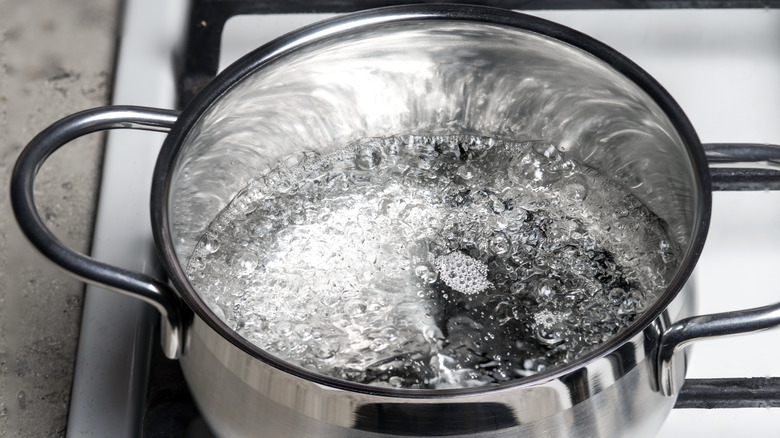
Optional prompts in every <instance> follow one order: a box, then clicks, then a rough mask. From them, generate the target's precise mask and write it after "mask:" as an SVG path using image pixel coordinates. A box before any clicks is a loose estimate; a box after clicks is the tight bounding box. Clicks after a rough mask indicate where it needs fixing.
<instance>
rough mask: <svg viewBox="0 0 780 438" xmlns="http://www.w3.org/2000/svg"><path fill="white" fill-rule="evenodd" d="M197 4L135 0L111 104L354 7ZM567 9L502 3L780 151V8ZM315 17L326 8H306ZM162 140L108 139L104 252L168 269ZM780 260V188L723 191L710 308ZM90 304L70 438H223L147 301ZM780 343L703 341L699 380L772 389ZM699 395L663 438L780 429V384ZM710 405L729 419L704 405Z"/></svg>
mask: <svg viewBox="0 0 780 438" xmlns="http://www.w3.org/2000/svg"><path fill="white" fill-rule="evenodd" d="M193 2H194V3H193V4H189V3H188V2H187V1H186V0H171V1H168V2H165V3H164V4H162V5H161V4H160V3H158V2H155V1H152V0H128V1H127V2H126V5H125V8H126V10H125V16H124V26H123V34H122V44H121V48H120V52H119V62H118V70H117V74H116V83H115V91H114V101H113V103H114V104H134V105H144V106H154V107H161V108H176V107H177V105H179V104H180V103H181V102H183V101H186V100H188V99H189V98H190V97H191V96H192V95H193V93H195V92H196V91H197V89H198V88H199V87H200V86H202V85H203V84H204V83H205V82H206V81H208V80H209V79H210V77H211V76H212V75H213V73H215V72H216V71H218V70H221V69H222V68H224V67H225V66H227V65H229V64H230V63H232V62H233V61H235V60H236V59H238V58H239V57H241V56H242V55H243V54H245V53H247V52H249V51H250V50H252V49H254V48H256V47H259V46H260V45H262V44H264V43H265V42H267V41H270V40H271V39H273V38H275V37H277V36H280V35H282V34H284V33H286V32H288V31H290V30H293V29H295V28H298V27H300V26H303V25H306V24H309V23H311V22H314V21H318V20H321V19H324V18H327V17H329V16H331V15H332V14H333V13H342V12H346V11H349V10H354V9H356V8H357V5H353V4H351V3H350V2H322V3H319V2H316V1H314V2H282V3H283V4H280V5H276V7H275V6H274V5H273V3H263V4H252V3H251V2H244V1H215V0H193ZM304 3H305V4H304ZM559 3H560V2H552V3H548V2H514V3H513V2H510V1H501V2H492V3H491V4H494V5H497V6H501V7H505V8H512V7H515V5H516V4H522V7H523V8H525V10H524V12H527V13H530V14H532V15H537V16H540V17H542V18H546V19H549V20H552V21H555V22H558V23H561V24H564V25H566V26H569V27H572V28H574V29H576V30H579V31H581V32H584V33H586V34H588V35H590V36H592V37H594V38H596V39H598V40H600V41H602V42H604V43H606V44H608V45H610V46H612V47H614V48H615V49H617V50H618V51H619V52H621V53H623V54H624V55H626V56H628V57H629V58H630V59H632V60H633V61H634V62H636V63H637V64H639V65H640V66H641V67H642V68H644V69H645V70H646V71H647V72H648V73H649V74H650V75H652V76H654V77H655V78H656V79H657V80H658V81H659V82H660V83H661V84H662V85H663V86H664V87H665V88H666V89H667V90H668V91H669V93H670V94H671V95H672V96H673V97H674V98H675V99H676V100H677V102H678V103H679V104H680V106H681V107H682V109H683V110H684V111H685V112H686V114H687V115H688V116H689V118H690V120H691V122H692V124H693V126H694V127H695V128H696V130H697V132H698V134H699V136H700V138H701V139H702V141H703V142H705V143H716V142H741V143H772V144H780V124H778V123H777V120H780V80H778V78H780V10H777V9H765V8H760V7H756V6H777V5H775V4H770V3H771V2H770V3H767V2H745V3H744V6H746V7H749V8H748V9H718V8H715V9H681V7H683V6H686V5H687V6H696V4H695V3H696V2H675V4H674V5H671V4H669V3H668V2H657V3H654V2H646V4H645V3H643V6H645V7H647V8H643V9H620V10H616V9H602V8H610V7H613V6H615V5H614V4H613V3H614V2H583V4H582V5H578V6H579V7H587V8H588V10H539V8H540V7H554V8H561V7H563V6H565V5H562V4H559ZM564 3H565V2H564ZM707 3H708V4H707V5H705V6H722V5H723V4H725V2H723V3H721V2H707ZM373 6H380V5H379V4H376V5H373ZM653 6H658V7H669V6H674V7H675V9H651V8H650V7H653ZM527 8H532V9H533V10H527ZM311 10H318V11H321V12H320V13H304V12H307V11H311ZM234 14H235V15H236V16H234V17H232V18H229V19H226V18H227V17H230V16H232V15H234ZM212 17H213V18H212ZM223 24H224V29H223ZM220 31H221V32H220ZM215 34H216V35H217V36H218V38H216V39H215V38H214V35H215ZM187 36H189V44H187V45H186V46H187V49H186V50H185V49H184V48H185V45H184V44H183V43H184V42H185V41H186V38H187ZM176 60H180V61H181V63H180V64H178V67H181V68H177V62H176ZM161 143H162V137H161V135H160V134H153V133H146V132H125V131H122V132H112V133H110V134H109V137H108V145H107V151H106V158H105V160H106V161H105V164H104V178H103V184H102V188H101V196H100V201H99V212H98V218H97V224H96V230H95V237H94V248H93V256H95V257H96V258H98V259H101V260H105V261H108V262H110V263H113V264H116V265H120V266H123V267H126V268H128V269H133V270H142V271H145V272H151V273H158V274H159V272H156V271H157V269H158V268H157V267H156V263H155V255H154V248H153V242H152V237H151V230H150V225H149V220H148V217H149V213H148V204H149V186H150V182H151V172H152V169H153V166H154V161H155V159H156V155H157V151H158V150H159V146H160V145H161ZM777 266H780V192H777V191H741V192H717V193H715V194H714V195H713V213H712V223H711V230H710V232H709V236H708V239H707V243H706V245H705V249H704V252H703V253H702V256H701V259H700V262H699V263H698V265H697V269H696V271H695V273H694V277H693V280H692V281H695V283H696V288H697V292H698V299H699V306H698V312H697V313H698V314H706V313H714V312H722V311H727V310H737V309H744V308H749V307H755V306H760V305H767V304H772V303H774V302H776V301H777V300H778V299H779V297H780V295H779V294H778V293H777V292H778V286H777V285H778V284H780V281H778V280H780V278H778V274H777V272H778V271H777V269H776V267H777ZM84 306H85V308H84V317H83V321H82V329H81V333H82V335H81V336H82V337H81V339H80V342H79V354H78V362H77V366H76V370H77V371H76V376H75V381H74V388H73V394H72V400H71V411H70V417H69V424H68V436H73V437H76V436H112V437H122V436H127V437H135V436H141V435H143V436H148V437H154V436H182V437H186V436H192V437H198V436H200V437H207V436H210V432H209V431H208V427H207V426H206V425H205V423H204V422H203V421H202V420H201V419H200V418H199V415H198V413H197V408H196V407H195V406H194V404H193V402H192V401H191V399H190V398H189V395H188V392H187V389H186V384H185V383H184V382H183V380H182V378H181V372H180V370H178V364H177V363H176V362H174V361H168V360H167V359H164V358H162V356H161V354H160V351H159V349H160V347H159V345H158V343H157V337H156V336H155V333H154V328H153V327H154V324H155V321H156V315H155V314H154V312H153V311H152V310H151V309H150V308H147V306H146V305H145V304H142V303H140V302H139V301H137V300H134V299H132V298H127V297H124V296H120V295H118V294H114V293H111V292H107V291H103V290H99V288H96V287H89V288H88V291H87V297H86V299H85V304H84ZM778 340H780V332H777V331H767V332H763V333H758V334H751V335H745V336H739V337H733V338H720V339H717V340H710V341H705V342H701V343H697V344H696V345H695V347H694V351H693V355H692V361H691V363H690V366H689V371H688V378H689V379H706V378H725V377H739V378H744V377H755V378H758V379H753V380H751V381H750V382H752V383H751V384H756V385H757V387H760V386H761V383H762V382H765V381H764V380H762V379H761V378H765V377H771V376H780V349H777V348H775V346H776V345H777V343H778ZM691 382H693V383H695V382H696V381H695V380H691ZM740 382H741V383H739V385H742V384H745V381H744V380H742V381H740ZM766 382H776V381H771V380H766ZM721 383H723V382H722V381H721ZM727 383H728V382H727ZM691 388H692V390H691ZM691 388H687V389H688V390H689V391H688V392H687V393H685V394H684V396H682V397H681V398H680V400H679V401H678V409H675V410H673V411H672V413H671V415H670V416H669V418H668V420H667V421H666V423H665V425H664V427H663V429H662V430H661V431H660V432H659V436H661V437H677V436H679V437H683V436H685V437H688V436H715V437H727V436H737V435H748V436H753V437H770V436H778V434H779V433H780V409H778V408H777V406H778V400H780V394H778V392H780V389H778V388H777V387H776V386H775V387H774V389H772V387H769V389H766V388H764V389H762V390H758V391H757V392H759V393H761V391H763V394H764V395H762V397H763V396H766V397H767V398H765V399H758V400H756V399H755V397H754V398H751V399H745V397H744V394H735V395H734V396H733V397H732V396H725V397H720V399H718V398H717V397H716V396H717V395H718V394H724V391H726V390H728V387H722V386H718V387H716V389H715V390H714V393H713V392H711V393H707V392H706V390H707V388H706V385H700V386H698V387H697V386H696V385H692V386H691ZM772 391H774V392H772ZM713 405H717V406H718V407H720V409H705V407H711V406H713ZM741 406H753V407H741ZM755 406H775V407H755ZM259 436H262V431H259Z"/></svg>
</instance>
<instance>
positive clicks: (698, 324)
mask: <svg viewBox="0 0 780 438" xmlns="http://www.w3.org/2000/svg"><path fill="white" fill-rule="evenodd" d="M703 146H704V150H705V154H706V156H707V160H708V162H709V167H710V174H711V177H712V186H713V190H739V191H747V190H780V145H772V144H745V143H742V144H719V143H718V144H705V145H703ZM777 326H780V303H777V304H773V305H769V306H764V307H757V308H754V309H748V310H739V311H734V312H725V313H717V314H712V315H702V316H694V317H690V318H686V319H683V320H681V321H678V322H676V323H675V324H673V325H672V326H671V327H669V328H668V329H667V330H666V331H665V332H664V333H663V335H662V336H661V343H660V346H659V348H658V383H659V390H660V391H661V392H662V393H663V394H664V395H667V396H671V395H673V394H677V393H678V392H679V389H680V388H678V387H677V385H678V384H679V382H680V381H681V380H682V379H681V378H680V377H681V376H678V375H676V374H675V372H676V370H677V368H676V367H675V365H674V363H673V362H674V356H675V353H677V352H678V351H680V350H682V349H683V348H684V347H685V346H686V345H688V344H689V343H691V342H693V341H697V340H700V339H706V338H712V337H719V336H727V335H736V334H742V333H751V332H756V331H760V330H766V329H770V328H773V327H777Z"/></svg>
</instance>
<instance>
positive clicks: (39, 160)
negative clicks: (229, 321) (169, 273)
mask: <svg viewBox="0 0 780 438" xmlns="http://www.w3.org/2000/svg"><path fill="white" fill-rule="evenodd" d="M178 114H179V113H178V112H177V111H170V110H162V109H153V108H144V107H133V106H113V107H102V108H94V109H90V110H86V111H82V112H79V113H76V114H73V115H71V116H68V117H65V118H63V119H61V120H59V121H57V122H55V123H54V124H52V125H51V126H50V127H48V128H46V129H45V130H44V131H42V132H41V133H40V134H38V135H37V136H36V137H35V138H33V139H32V141H30V143H29V144H28V145H27V147H26V148H25V149H24V150H23V151H22V153H21V155H20V156H19V158H18V159H17V161H16V165H15V167H14V170H13V174H12V177H11V205H12V207H13V211H14V215H15V216H16V220H17V222H18V223H19V226H20V228H21V229H22V232H23V233H24V234H25V235H26V236H27V238H28V239H29V240H30V242H31V243H32V244H33V246H35V247H36V248H37V249H38V251H40V252H41V253H42V254H43V255H44V256H45V257H46V258H48V259H49V260H51V261H53V262H54V263H56V264H57V265H59V266H60V267H61V268H63V269H65V270H66V271H68V272H69V273H71V274H72V275H74V276H75V277H77V278H79V279H80V280H82V281H85V282H87V283H90V284H94V285H97V286H100V287H104V288H106V289H110V290H113V291H116V292H120V293H123V294H126V295H130V296H133V297H136V298H139V299H141V300H143V301H146V302H147V303H149V304H151V305H152V306H154V307H155V308H156V309H157V310H158V311H159V312H160V314H161V316H162V323H163V324H162V330H161V331H162V345H163V349H164V351H165V355H166V356H167V357H169V358H171V359H175V358H177V357H178V355H179V352H180V349H181V345H182V336H183V334H182V330H183V329H182V325H181V319H180V318H181V315H180V313H179V309H180V307H179V298H178V297H177V295H176V293H175V292H174V291H173V289H172V288H171V287H170V286H168V284H166V283H165V282H162V281H160V280H157V279H156V278H154V277H151V276H149V275H146V274H141V273H136V272H131V271H128V270H125V269H122V268H118V267H115V266H111V265H108V264H106V263H103V262H100V261H97V260H95V259H93V258H91V257H88V256H86V255H84V254H81V253H78V252H76V251H74V250H72V249H70V248H68V247H67V246H66V245H65V244H63V243H62V242H61V241H60V240H59V239H57V237H55V236H54V234H53V233H52V232H51V230H49V228H48V227H47V226H46V224H45V223H44V221H43V220H42V219H41V216H40V214H39V213H38V209H37V207H36V205H35V199H34V195H33V183H34V181H35V177H36V175H37V173H38V171H39V170H40V168H41V165H43V162H44V161H46V159H47V158H49V156H51V154H53V153H54V151H56V150H57V149H59V148H60V147H62V146H63V145H65V144H66V143H68V142H70V141H72V140H75V139H76V138H79V137H81V136H83V135H85V134H90V133H93V132H98V131H103V130H108V129H118V128H134V129H142V130H147V131H162V132H167V131H170V129H171V127H172V126H173V125H174V123H175V122H176V119H177V117H178Z"/></svg>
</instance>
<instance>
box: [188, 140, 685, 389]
mask: <svg viewBox="0 0 780 438" xmlns="http://www.w3.org/2000/svg"><path fill="white" fill-rule="evenodd" d="M286 163H287V164H286V165H284V166H280V167H279V168H278V169H276V170H274V171H273V172H270V173H269V174H267V175H265V176H263V177H260V178H258V179H257V180H255V181H253V182H252V183H251V184H250V185H249V186H248V187H247V188H245V189H244V190H242V191H241V192H240V193H239V194H238V195H237V196H236V198H235V199H234V200H233V201H232V202H231V203H230V205H229V206H228V207H227V208H225V210H223V212H222V213H220V215H219V216H218V217H217V218H216V219H215V220H214V221H213V222H212V224H211V225H210V227H209V229H208V230H207V232H206V233H205V235H204V236H203V238H202V239H201V240H200V242H199V243H198V245H197V247H196V249H195V251H194V253H193V255H192V257H191V259H190V261H189V265H188V268H187V273H188V276H189V278H190V281H191V282H192V284H193V286H194V287H195V288H196V290H197V291H198V292H199V294H200V295H201V296H202V297H203V299H204V300H205V301H206V303H207V304H208V305H209V307H210V308H211V309H212V310H213V311H214V312H215V313H216V314H217V315H218V316H219V317H220V318H222V319H223V320H224V321H225V322H226V323H227V324H228V325H229V326H230V327H231V328H232V329H234V330H236V331H237V332H238V333H239V334H241V336H243V337H245V338H246V339H247V340H249V341H251V342H253V343H254V344H256V345H257V346H259V347H260V348H262V349H264V350H266V351H267V352H268V353H271V354H273V355H275V356H278V357H280V358H282V359H284V360H287V361H289V362H292V363H295V364H298V365H300V366H303V367H306V368H309V369H313V370H316V371H318V372H320V373H323V374H327V375H330V376H334V377H338V378H343V379H348V380H352V381H357V382H361V383H369V384H375V385H391V386H396V387H411V388H446V387H464V386H476V385H484V384H489V383H496V382H502V381H506V380H510V379H515V378H519V377H524V376H529V375H531V374H534V373H537V372H539V371H541V370H543V369H545V368H548V367H551V366H555V365H559V364H563V363H567V362H570V361H572V360H574V359H576V358H577V357H580V356H581V355H582V354H584V353H586V352H588V351H590V350H592V349H594V348H595V347H597V346H598V345H600V344H602V343H603V342H605V341H607V340H609V339H610V338H611V337H612V336H614V335H615V334H616V333H618V332H619V331H620V330H621V329H623V328H625V327H627V326H628V325H629V324H631V322H632V321H634V320H635V319H636V318H637V317H638V316H639V315H640V314H641V313H642V312H643V311H644V310H645V309H646V307H647V306H648V305H649V304H650V303H652V302H653V301H654V299H655V298H656V297H657V294H658V293H659V292H660V291H662V290H664V288H665V286H666V284H667V282H668V280H669V279H670V276H671V275H672V274H673V273H674V269H675V268H676V266H677V265H678V251H677V249H676V247H675V244H674V242H673V241H672V240H671V239H670V238H669V237H668V236H667V234H666V232H665V224H664V223H663V222H662V221H661V220H660V219H659V218H657V217H656V216H655V215H654V214H652V213H651V212H650V211H649V210H648V209H647V208H646V207H645V206H644V205H643V204H642V203H641V202H640V201H639V200H638V199H636V198H635V197H633V196H632V195H630V194H628V193H627V192H626V191H624V190H622V189H621V188H620V187H619V186H618V185H616V184H614V183H612V182H611V181H610V180H608V179H607V178H605V177H604V176H602V175H599V174H598V173H596V172H595V171H594V170H592V169H590V168H588V167H586V166H583V165H582V164H580V163H578V162H575V161H572V160H569V159H566V157H564V156H562V155H561V154H560V153H559V152H558V151H557V150H556V149H555V147H554V145H550V144H546V143H544V142H537V141H533V142H522V143H516V142H504V141H499V140H495V139H490V138H480V137H470V136H452V137H420V136H409V137H393V138H384V139H370V140H365V141H362V142H359V143H358V144H355V145H352V146H350V147H348V148H345V149H343V150H339V151H337V152H333V153H330V154H327V155H318V154H315V153H309V154H303V155H301V156H296V157H289V159H288V160H286Z"/></svg>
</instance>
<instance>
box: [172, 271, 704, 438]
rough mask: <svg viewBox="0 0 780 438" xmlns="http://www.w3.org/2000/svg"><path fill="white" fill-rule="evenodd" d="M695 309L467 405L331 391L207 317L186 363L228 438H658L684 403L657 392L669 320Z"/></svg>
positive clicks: (196, 324) (456, 399)
mask: <svg viewBox="0 0 780 438" xmlns="http://www.w3.org/2000/svg"><path fill="white" fill-rule="evenodd" d="M693 304H694V294H693V291H692V288H691V287H689V286H686V287H685V288H684V289H683V290H682V291H681V293H680V294H679V295H678V297H677V298H676V299H675V301H674V302H673V303H672V305H670V307H669V308H668V309H667V311H665V312H664V314H663V315H662V318H661V319H659V320H658V321H655V322H653V323H652V324H651V325H650V326H648V327H647V328H646V329H645V330H643V331H642V332H640V333H638V334H636V335H635V336H634V337H632V338H631V339H630V340H629V341H627V342H625V343H624V344H623V345H622V346H621V347H620V348H618V349H617V350H615V351H614V352H612V353H610V354H608V355H606V356H604V357H601V358H598V359H597V360H595V361H593V362H591V363H589V364H586V365H583V366H581V367H580V368H577V369H575V370H573V371H570V372H567V373H565V374H564V375H561V376H558V377H555V378H552V379H550V380H547V381H544V382H540V383H537V384H533V385H521V386H516V387H508V388H495V389H492V390H486V391H483V392H479V393H474V394H467V395H449V396H439V397H432V396H429V397H420V398H415V397H397V396H382V395H376V394H371V393H364V392H356V391H354V390H352V389H346V388H338V387H332V386H325V385H322V384H319V383H316V382H313V381H311V380H307V379H304V378H301V377H299V376H295V375H293V374H290V373H289V372H287V371H284V370H280V369H278V368H276V367H274V366H271V365H269V364H267V363H265V362H263V361H259V360H257V359H256V358H255V357H252V356H251V355H249V354H247V353H246V352H245V351H243V350H242V349H240V348H238V347H236V346H235V345H233V344H231V343H230V342H228V341H227V340H225V339H224V338H223V337H221V336H219V335H218V334H217V333H216V332H215V331H214V330H213V329H212V328H211V327H210V326H209V325H208V324H207V323H205V322H204V321H203V320H201V319H200V318H198V317H195V319H194V321H193V322H192V325H191V326H190V328H189V330H188V333H189V342H188V345H187V348H186V350H185V354H184V355H183V356H182V357H181V358H180V360H181V366H182V369H183V370H184V374H185V376H186V378H187V382H188V383H189V385H190V388H191V391H192V393H193V396H194V398H195V399H196V401H197V404H198V407H199V408H200V410H201V412H202V414H203V415H204V417H205V418H206V419H207V420H208V423H209V425H210V426H211V427H212V429H213V431H214V432H215V433H216V434H217V435H218V436H224V437H250V436H262V437H264V438H265V437H268V438H272V437H279V438H282V437H291V436H294V437H301V438H304V437H311V438H318V437H334V438H336V437H383V436H388V435H392V436H410V437H412V436H415V437H417V436H419V437H422V436H451V437H474V436H484V437H507V438H509V437H517V436H529V437H532V436H533V437H535V436H539V437H584V436H587V437H652V436H654V435H655V434H656V433H657V431H658V430H659V429H660V428H661V425H662V424H663V422H664V420H665V419H666V417H667V415H668V414H669V411H670V410H671V409H672V408H673V406H674V403H675V400H676V395H675V396H671V397H669V396H664V395H662V394H661V392H660V391H659V389H658V386H657V369H656V362H657V356H656V355H657V348H658V342H659V340H660V336H661V331H660V327H662V326H663V322H662V319H664V318H667V317H669V316H672V315H670V314H671V313H674V314H675V315H674V316H675V318H673V319H677V317H685V316H688V315H690V313H691V309H692V307H693ZM679 354H680V355H684V354H685V353H684V352H683V353H679ZM679 363H680V364H682V366H683V367H684V363H685V360H681V361H679ZM683 375H684V369H683V370H681V372H680V373H679V374H678V376H679V377H680V378H681V377H682V376H683Z"/></svg>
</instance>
